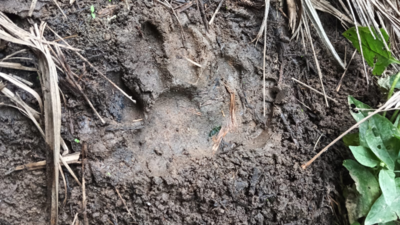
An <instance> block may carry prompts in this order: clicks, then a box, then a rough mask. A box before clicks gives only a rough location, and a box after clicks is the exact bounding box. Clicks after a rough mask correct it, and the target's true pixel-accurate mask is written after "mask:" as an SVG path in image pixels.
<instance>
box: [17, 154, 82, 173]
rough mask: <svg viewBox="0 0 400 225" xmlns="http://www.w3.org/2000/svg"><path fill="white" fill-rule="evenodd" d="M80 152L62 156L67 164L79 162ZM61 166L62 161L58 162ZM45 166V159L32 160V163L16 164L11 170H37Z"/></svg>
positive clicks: (62, 164)
mask: <svg viewBox="0 0 400 225" xmlns="http://www.w3.org/2000/svg"><path fill="white" fill-rule="evenodd" d="M80 155H81V153H80V152H75V153H72V154H69V155H65V156H63V158H64V160H65V162H67V164H68V165H69V164H80V163H81V161H80V160H79V157H80ZM60 165H61V166H64V163H60ZM44 168H46V161H39V162H34V163H28V164H25V165H21V166H16V167H15V168H14V169H13V170H12V172H14V171H19V170H39V169H44Z"/></svg>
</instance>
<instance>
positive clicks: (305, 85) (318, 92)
mask: <svg viewBox="0 0 400 225" xmlns="http://www.w3.org/2000/svg"><path fill="white" fill-rule="evenodd" d="M292 80H293V81H296V82H297V83H299V84H301V85H303V86H304V87H306V88H309V89H310V90H311V91H314V92H315V93H317V94H319V95H322V96H324V97H326V98H327V99H329V100H331V101H333V102H336V103H339V102H338V101H337V100H336V99H334V98H331V97H329V96H327V95H325V94H324V93H322V92H320V91H318V90H317V89H315V88H313V87H311V86H309V85H307V84H305V83H303V82H301V81H299V80H297V79H296V78H294V77H292Z"/></svg>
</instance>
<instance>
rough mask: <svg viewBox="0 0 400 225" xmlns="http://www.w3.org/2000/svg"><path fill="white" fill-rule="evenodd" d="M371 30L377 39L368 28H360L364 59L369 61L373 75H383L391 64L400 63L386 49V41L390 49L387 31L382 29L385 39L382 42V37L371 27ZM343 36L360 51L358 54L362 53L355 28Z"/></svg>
mask: <svg viewBox="0 0 400 225" xmlns="http://www.w3.org/2000/svg"><path fill="white" fill-rule="evenodd" d="M371 30H373V32H374V35H375V37H376V38H375V39H374V37H373V36H372V34H371V31H370V29H369V28H368V27H358V31H359V34H360V39H361V44H362V50H363V54H364V58H365V60H366V61H367V63H368V65H369V66H370V67H373V68H374V70H373V71H372V74H373V75H381V74H382V73H383V71H385V69H386V67H388V66H389V65H390V64H391V63H397V64H399V63H400V62H399V61H398V60H396V59H395V58H394V57H393V56H392V53H391V52H390V51H388V50H386V48H385V45H384V42H383V41H385V42H386V43H387V45H388V47H389V48H390V43H389V35H388V34H387V33H386V31H385V30H384V29H383V28H381V29H380V31H381V33H382V35H383V37H384V39H385V40H381V37H380V35H379V34H378V33H377V32H376V31H375V29H374V28H373V27H371ZM343 36H344V37H346V38H347V39H348V40H350V41H351V43H352V44H353V46H354V47H355V48H356V49H357V50H358V52H360V53H361V51H360V44H359V40H358V36H357V31H356V28H355V27H352V28H350V29H348V30H347V31H345V32H344V33H343ZM375 61H376V62H375Z"/></svg>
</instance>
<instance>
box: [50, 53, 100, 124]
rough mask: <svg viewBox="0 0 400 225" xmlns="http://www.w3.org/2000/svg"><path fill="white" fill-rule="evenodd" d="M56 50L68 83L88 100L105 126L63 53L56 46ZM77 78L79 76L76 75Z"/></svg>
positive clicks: (55, 55)
mask: <svg viewBox="0 0 400 225" xmlns="http://www.w3.org/2000/svg"><path fill="white" fill-rule="evenodd" d="M54 48H55V49H56V53H54V51H52V52H53V55H54V57H56V59H57V62H58V64H59V66H60V67H61V68H62V69H63V71H64V73H65V75H66V80H67V81H68V83H70V84H71V85H72V86H73V87H75V88H76V89H77V90H78V91H79V93H80V94H81V95H82V96H83V97H84V99H85V100H86V102H87V103H88V104H89V106H90V108H91V109H92V110H93V112H94V113H95V114H96V116H97V118H99V120H100V121H101V122H102V123H103V124H105V123H106V122H105V121H104V119H103V118H102V117H101V116H100V114H99V113H98V112H97V110H96V109H95V108H94V106H93V104H92V102H91V101H90V100H89V98H88V97H87V96H86V94H85V93H84V92H83V90H82V88H81V86H80V85H79V84H78V82H77V81H76V80H75V78H74V75H75V74H73V72H72V71H71V68H70V67H69V65H68V63H67V61H66V59H65V56H64V54H63V53H62V51H61V49H60V47H58V46H54ZM75 76H76V77H77V75H75Z"/></svg>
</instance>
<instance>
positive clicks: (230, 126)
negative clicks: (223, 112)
mask: <svg viewBox="0 0 400 225" xmlns="http://www.w3.org/2000/svg"><path fill="white" fill-rule="evenodd" d="M225 88H226V90H227V91H228V93H229V96H230V103H229V117H228V120H227V122H226V125H224V126H222V127H221V130H220V131H219V132H218V135H217V137H216V138H214V139H213V141H214V145H213V147H212V152H213V154H214V153H215V152H217V150H218V148H219V145H220V144H221V142H222V139H223V138H224V137H225V136H226V135H227V134H228V133H229V132H230V131H234V130H235V129H236V128H237V126H238V125H237V121H236V108H235V92H233V90H232V89H231V88H229V87H228V86H227V85H225Z"/></svg>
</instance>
